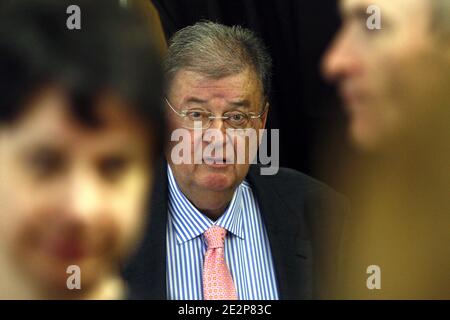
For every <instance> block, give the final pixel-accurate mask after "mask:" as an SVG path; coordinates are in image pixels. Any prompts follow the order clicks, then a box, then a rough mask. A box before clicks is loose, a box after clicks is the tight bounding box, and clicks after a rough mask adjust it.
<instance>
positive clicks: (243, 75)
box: [170, 70, 260, 103]
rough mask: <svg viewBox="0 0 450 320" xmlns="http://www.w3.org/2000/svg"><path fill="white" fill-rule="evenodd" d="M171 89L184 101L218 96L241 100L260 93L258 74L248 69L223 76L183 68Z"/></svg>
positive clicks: (174, 94)
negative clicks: (212, 75) (214, 76)
mask: <svg viewBox="0 0 450 320" xmlns="http://www.w3.org/2000/svg"><path fill="white" fill-rule="evenodd" d="M170 91H171V95H172V96H174V97H177V98H178V99H179V100H183V102H184V103H186V102H198V103H201V102H207V101H208V100H210V99H213V98H217V97H218V98H224V99H228V100H231V101H234V102H239V101H244V100H248V99H249V98H250V97H251V96H253V95H255V94H259V93H260V88H259V86H258V82H257V79H256V76H255V75H254V74H253V73H252V72H251V71H248V70H244V71H242V72H240V73H237V74H232V75H228V76H224V77H221V78H213V77H211V76H208V75H203V74H200V73H197V72H194V71H189V70H181V71H179V72H178V73H177V75H176V76H175V78H174V81H173V82H172V85H171V90H170Z"/></svg>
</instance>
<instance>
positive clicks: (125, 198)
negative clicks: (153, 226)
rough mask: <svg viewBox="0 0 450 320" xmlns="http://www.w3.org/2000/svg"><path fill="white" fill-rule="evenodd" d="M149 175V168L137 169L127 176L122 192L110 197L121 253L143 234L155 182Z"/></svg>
mask: <svg viewBox="0 0 450 320" xmlns="http://www.w3.org/2000/svg"><path fill="white" fill-rule="evenodd" d="M149 176H150V173H149V172H148V171H147V170H137V171H136V172H134V174H133V175H131V176H130V177H129V178H127V182H126V184H125V186H124V187H123V188H121V191H120V193H118V194H111V196H110V197H108V198H109V199H110V201H111V204H110V205H111V212H112V213H113V217H112V219H113V220H114V225H115V226H116V228H117V232H118V235H117V240H118V242H119V248H118V251H119V253H120V255H123V254H126V252H128V251H129V250H130V249H131V248H132V247H134V246H135V245H136V242H137V241H138V239H139V238H140V237H141V236H142V231H143V227H144V226H145V222H146V219H147V212H146V209H147V204H148V203H149V197H150V196H149V195H150V194H151V189H152V184H153V177H150V178H147V177H149Z"/></svg>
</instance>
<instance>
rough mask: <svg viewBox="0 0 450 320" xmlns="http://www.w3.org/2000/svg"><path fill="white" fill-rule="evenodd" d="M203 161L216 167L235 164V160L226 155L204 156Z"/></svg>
mask: <svg viewBox="0 0 450 320" xmlns="http://www.w3.org/2000/svg"><path fill="white" fill-rule="evenodd" d="M203 163H204V164H206V165H208V166H211V167H215V168H224V167H227V166H229V165H230V164H233V163H234V161H233V160H230V159H227V158H224V157H223V158H215V157H204V158H203Z"/></svg>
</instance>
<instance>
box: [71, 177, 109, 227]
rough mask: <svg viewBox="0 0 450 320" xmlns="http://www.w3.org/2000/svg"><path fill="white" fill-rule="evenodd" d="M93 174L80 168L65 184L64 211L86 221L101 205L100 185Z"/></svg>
mask: <svg viewBox="0 0 450 320" xmlns="http://www.w3.org/2000/svg"><path fill="white" fill-rule="evenodd" d="M97 180H98V179H96V177H95V174H94V173H92V172H90V171H88V170H86V169H81V170H78V171H77V172H74V173H73V174H72V175H71V177H70V181H69V182H68V184H67V193H66V197H65V199H66V201H67V202H66V204H65V208H66V209H65V211H66V213H68V214H69V215H70V216H71V218H74V219H76V220H78V221H79V222H83V223H86V222H88V221H89V220H90V219H92V218H93V217H95V215H97V214H99V212H100V210H101V206H102V203H103V201H102V199H101V187H100V183H99V182H98V181H97Z"/></svg>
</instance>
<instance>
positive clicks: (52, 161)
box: [28, 151, 63, 178]
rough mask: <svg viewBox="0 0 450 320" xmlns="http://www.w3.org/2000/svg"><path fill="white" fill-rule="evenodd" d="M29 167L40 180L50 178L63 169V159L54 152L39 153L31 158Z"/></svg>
mask: <svg viewBox="0 0 450 320" xmlns="http://www.w3.org/2000/svg"><path fill="white" fill-rule="evenodd" d="M28 166H29V167H30V168H31V170H32V171H33V172H34V174H35V175H36V176H38V177H39V178H48V177H50V176H52V175H55V174H56V173H58V171H60V170H61V169H62V166H63V159H62V158H61V156H59V155H58V154H56V153H54V152H46V151H42V152H41V151H38V152H36V153H34V154H31V155H30V156H29V158H28Z"/></svg>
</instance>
